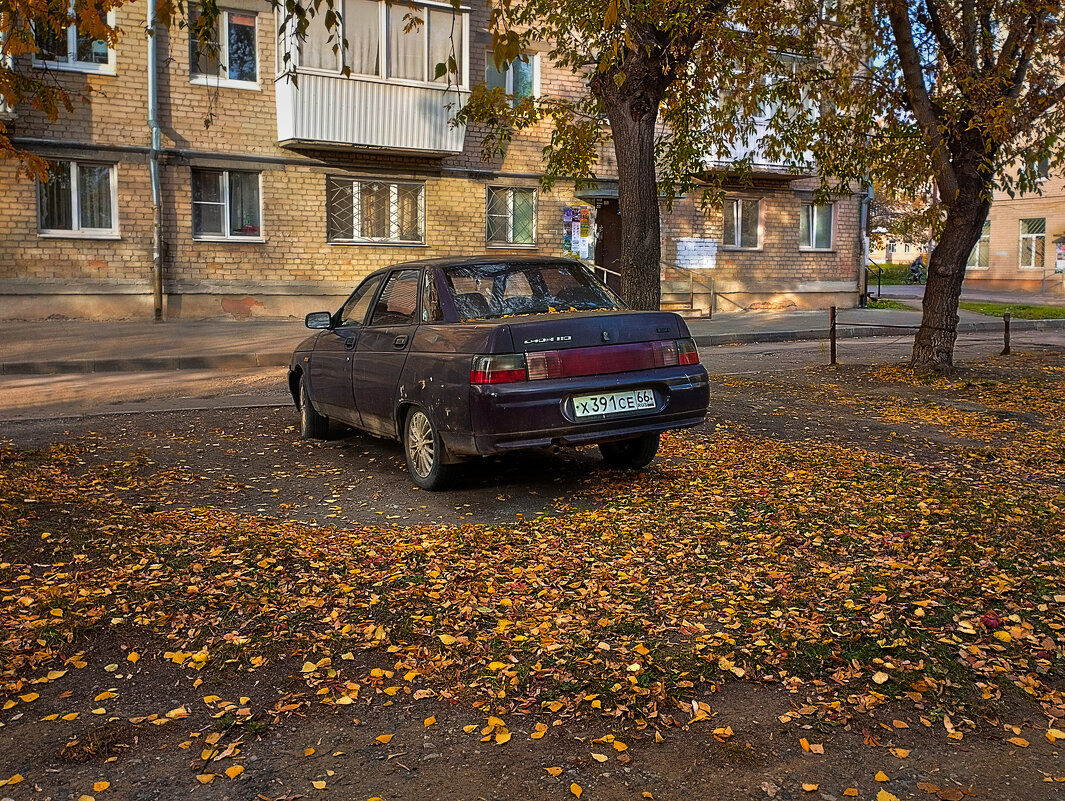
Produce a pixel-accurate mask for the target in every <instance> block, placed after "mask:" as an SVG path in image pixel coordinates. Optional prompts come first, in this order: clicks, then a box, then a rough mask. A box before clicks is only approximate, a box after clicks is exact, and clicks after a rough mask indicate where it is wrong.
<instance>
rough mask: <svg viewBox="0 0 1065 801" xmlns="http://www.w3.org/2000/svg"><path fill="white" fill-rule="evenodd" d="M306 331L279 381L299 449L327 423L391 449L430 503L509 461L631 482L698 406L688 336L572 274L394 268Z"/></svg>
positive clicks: (521, 263)
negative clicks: (580, 461)
mask: <svg viewBox="0 0 1065 801" xmlns="http://www.w3.org/2000/svg"><path fill="white" fill-rule="evenodd" d="M307 325H308V327H309V328H314V329H319V330H318V331H317V332H316V333H315V334H313V335H311V336H310V337H308V338H307V339H306V340H304V341H303V342H302V343H301V344H300V345H299V346H298V347H297V348H296V350H295V352H294V353H293V356H292V361H291V363H290V365H289V387H290V390H291V392H292V396H293V400H294V401H295V403H296V406H297V408H299V410H300V413H301V414H300V423H301V426H300V427H301V434H302V435H303V436H305V437H321V436H324V435H325V433H326V431H327V430H328V422H329V419H335V420H337V421H340V422H343V423H346V424H348V425H351V426H354V427H356V428H359V429H362V430H364V431H368V432H370V433H371V434H375V435H378V436H383V437H392V438H397V439H400V440H401V441H402V442H403V445H404V453H405V456H406V459H407V466H408V469H409V470H410V472H411V476H412V478H413V479H414V481H415V483H417V484H419V485H420V486H422V487H424V488H426V489H439V488H442V487H444V486H445V485H446V484H448V483H449V482H450V480H451V479H452V478H453V477H454V469H453V467H454V465H456V464H457V463H460V462H462V461H465V460H468V459H471V458H475V457H480V456H488V455H492V454H498V453H502V452H506V451H511V450H515V449H520V448H535V447H544V446H575V445H584V444H598V445H599V446H600V450H601V451H602V453H603V455H604V458H605V459H606V461H607V462H608V463H609V464H612V465H614V466H620V467H641V466H643V465H644V464H647V463H648V462H650V461H651V459H653V458H654V455H655V452H656V451H657V448H658V437H659V434H660V433H661V432H662V431H665V430H668V429H674V428H683V427H687V426H694V425H698V424H699V423H700V422H702V420H703V419H704V417H705V415H706V410H707V405H708V403H709V382H708V380H707V375H706V371H705V370H704V369H703V367H702V365H700V364H699V358H698V353H697V351H696V349H695V344H694V342H693V341H692V340H691V338H690V335H689V332H688V329H687V326H686V325H685V323H684V320H683V319H682V318H681V317H680V316H679V315H677V314H674V313H672V312H633V311H629V310H626V309H624V308H623V306H622V304H621V302H620V301H619V300H618V299H617V298H616V296H614V295H613V294H612V293H611V292H610V290H609V289H607V288H606V287H604V286H603V285H602V284H600V283H599V282H598V281H597V280H596V279H595V278H594V276H592V275H591V273H590V272H589V271H588V270H587V268H585V267H584V266H583V265H582V264H580V263H579V262H577V261H575V260H572V259H550V258H543V257H525V258H514V257H506V258H500V257H493V256H483V257H476V258H464V259H434V260H426V261H420V262H407V263H404V264H397V265H393V266H392V267H388V268H385V269H383V270H379V271H377V272H375V273H373V274H371V275H370V276H368V277H367V278H366V279H365V280H364V281H363V282H362V283H361V284H360V285H359V287H358V288H357V289H356V290H355V292H354V293H352V295H351V297H350V298H349V299H348V300H347V301H346V302H345V304H344V305H343V306H342V307H341V308H340V309H339V310H338V311H336V312H335V313H329V312H316V313H313V314H309V315H307Z"/></svg>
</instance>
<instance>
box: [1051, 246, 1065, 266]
mask: <svg viewBox="0 0 1065 801" xmlns="http://www.w3.org/2000/svg"><path fill="white" fill-rule="evenodd" d="M1054 272H1056V273H1065V242H1061V243H1060V244H1058V255H1057V259H1056V260H1055V261H1054Z"/></svg>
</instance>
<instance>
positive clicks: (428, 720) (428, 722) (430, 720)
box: [423, 716, 436, 729]
mask: <svg viewBox="0 0 1065 801" xmlns="http://www.w3.org/2000/svg"><path fill="white" fill-rule="evenodd" d="M434 723H436V718H435V717H433V716H429V717H427V718H426V719H425V721H424V722H423V726H424V728H426V729H428V728H429V727H430V726H432V725H433V724H434Z"/></svg>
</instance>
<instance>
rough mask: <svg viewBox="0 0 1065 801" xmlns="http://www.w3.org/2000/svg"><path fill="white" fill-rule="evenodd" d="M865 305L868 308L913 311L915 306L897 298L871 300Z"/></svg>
mask: <svg viewBox="0 0 1065 801" xmlns="http://www.w3.org/2000/svg"><path fill="white" fill-rule="evenodd" d="M865 307H866V308H867V309H893V310H896V311H913V310H914V308H913V306H907V305H906V304H905V303H900V302H899V301H897V300H871V301H869V302H868V303H867V304H866V305H865Z"/></svg>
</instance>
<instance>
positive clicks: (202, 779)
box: [196, 773, 218, 784]
mask: <svg viewBox="0 0 1065 801" xmlns="http://www.w3.org/2000/svg"><path fill="white" fill-rule="evenodd" d="M217 775H218V774H216V773H200V774H199V775H197V776H196V781H198V782H199V783H200V784H210V783H211V782H213V781H214V780H215V776H217Z"/></svg>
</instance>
